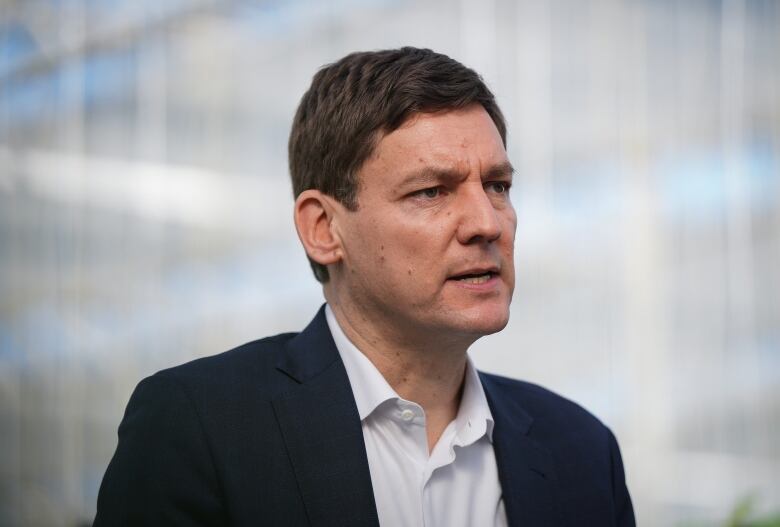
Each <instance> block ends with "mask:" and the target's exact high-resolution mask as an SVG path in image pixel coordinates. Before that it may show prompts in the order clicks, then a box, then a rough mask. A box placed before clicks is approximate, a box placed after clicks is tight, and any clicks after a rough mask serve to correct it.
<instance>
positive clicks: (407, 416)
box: [401, 408, 414, 423]
mask: <svg viewBox="0 0 780 527" xmlns="http://www.w3.org/2000/svg"><path fill="white" fill-rule="evenodd" d="M401 419H403V420H404V421H406V422H407V423H408V422H409V421H411V420H412V419H414V412H413V411H411V410H410V409H408V408H405V409H404V410H403V411H402V412H401Z"/></svg>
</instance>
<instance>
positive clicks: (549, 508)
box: [480, 374, 563, 527]
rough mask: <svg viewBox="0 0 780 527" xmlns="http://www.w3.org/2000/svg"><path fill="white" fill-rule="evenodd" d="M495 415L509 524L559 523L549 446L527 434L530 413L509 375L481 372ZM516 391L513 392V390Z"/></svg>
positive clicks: (496, 448)
mask: <svg viewBox="0 0 780 527" xmlns="http://www.w3.org/2000/svg"><path fill="white" fill-rule="evenodd" d="M480 378H481V380H482V386H483V387H484V388H485V394H486V395H487V398H488V404H489V405H490V410H491V412H493V418H494V419H495V428H494V429H493V449H494V452H495V456H496V464H497V465H498V476H499V479H500V480H501V490H502V494H503V497H504V507H505V509H506V515H507V523H508V524H509V525H511V526H520V525H522V526H528V527H542V526H550V527H552V526H557V525H562V524H563V522H562V518H561V517H560V510H559V509H558V503H557V500H556V496H555V485H556V480H557V477H556V474H555V470H554V462H553V458H552V454H551V452H550V450H549V449H548V448H547V447H545V446H544V445H542V444H541V443H539V442H537V441H535V440H534V439H532V438H531V437H530V435H529V433H530V431H531V428H532V426H533V417H532V416H531V415H530V414H528V413H527V412H526V411H525V409H524V408H523V407H522V406H521V404H520V401H519V400H518V397H517V394H516V392H515V390H512V388H511V383H512V381H510V380H509V379H504V378H501V377H495V376H492V375H485V374H480ZM512 392H515V393H512Z"/></svg>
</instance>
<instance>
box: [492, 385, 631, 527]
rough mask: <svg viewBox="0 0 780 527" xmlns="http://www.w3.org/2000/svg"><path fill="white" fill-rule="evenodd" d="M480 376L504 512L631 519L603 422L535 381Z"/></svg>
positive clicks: (553, 520)
mask: <svg viewBox="0 0 780 527" xmlns="http://www.w3.org/2000/svg"><path fill="white" fill-rule="evenodd" d="M480 377H481V379H482V383H483V386H484V388H485V393H486V395H487V397H488V401H489V403H490V406H491V410H492V411H493V417H494V420H495V429H494V434H493V438H494V448H495V451H496V458H497V459H498V460H499V474H500V476H501V478H502V487H504V490H505V500H506V507H507V514H508V515H510V516H511V515H513V514H515V515H518V516H524V515H526V514H529V512H528V511H531V512H530V514H532V515H534V516H535V519H534V520H532V521H531V524H533V525H621V526H631V525H634V514H633V507H632V504H631V499H630V497H629V494H628V490H627V488H626V484H625V478H624V472H623V463H622V459H621V456H620V450H619V448H618V445H617V441H616V440H615V437H614V435H613V434H612V432H611V431H610V430H609V428H607V427H606V426H605V425H604V424H603V423H602V422H601V421H600V420H599V419H598V418H596V417H595V416H593V415H592V414H591V413H590V412H588V411H587V410H585V409H584V408H582V407H581V406H580V405H578V404H576V403H574V402H572V401H570V400H568V399H566V398H564V397H562V396H560V395H558V394H556V393H554V392H552V391H550V390H547V389H546V388H543V387H541V386H538V385H535V384H531V383H528V382H524V381H518V380H513V379H508V378H506V377H501V376H497V375H492V374H486V373H480ZM518 496H519V497H518ZM542 518H544V519H542Z"/></svg>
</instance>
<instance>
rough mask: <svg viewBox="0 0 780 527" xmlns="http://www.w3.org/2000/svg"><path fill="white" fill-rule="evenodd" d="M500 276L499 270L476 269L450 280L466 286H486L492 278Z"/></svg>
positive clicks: (452, 277)
mask: <svg viewBox="0 0 780 527" xmlns="http://www.w3.org/2000/svg"><path fill="white" fill-rule="evenodd" d="M496 276H498V269H476V270H469V271H466V272H464V273H459V274H456V275H454V276H451V277H450V278H448V280H455V281H457V282H461V283H464V284H470V285H480V284H486V283H487V282H489V281H490V279H491V278H493V277H496Z"/></svg>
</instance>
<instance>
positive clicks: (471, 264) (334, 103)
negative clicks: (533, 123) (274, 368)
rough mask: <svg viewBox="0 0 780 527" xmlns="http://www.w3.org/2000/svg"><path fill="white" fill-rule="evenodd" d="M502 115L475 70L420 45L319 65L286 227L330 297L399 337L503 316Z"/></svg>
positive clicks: (509, 264) (476, 327) (506, 207)
mask: <svg viewBox="0 0 780 527" xmlns="http://www.w3.org/2000/svg"><path fill="white" fill-rule="evenodd" d="M505 143H506V127H505V124H504V121H503V117H502V115H501V112H500V110H499V109H498V106H497V105H496V102H495V100H494V98H493V95H492V94H491V93H490V91H489V90H488V89H487V87H486V86H485V85H484V83H483V82H482V80H481V79H480V78H479V76H478V75H477V74H476V73H475V72H474V71H472V70H470V69H468V68H466V67H465V66H463V65H462V64H460V63H458V62H457V61H454V60H452V59H450V58H449V57H446V56H444V55H440V54H437V53H434V52H432V51H430V50H419V49H414V48H403V49H400V50H390V51H380V52H374V53H355V54H352V55H348V56H347V57H345V58H344V59H342V60H341V61H339V62H336V63H335V64H333V65H330V66H328V67H326V68H325V69H323V70H321V71H320V72H319V73H318V74H317V75H316V76H315V78H314V81H313V83H312V87H311V88H310V90H309V91H308V92H307V93H306V94H305V95H304V97H303V100H302V101H301V104H300V107H299V109H298V112H297V114H296V117H295V121H294V124H293V130H292V133H291V137H290V151H289V153H290V171H291V175H292V179H293V187H294V192H295V195H296V208H295V221H296V228H297V229H298V234H299V236H300V238H301V241H302V242H303V245H304V247H305V249H306V252H307V255H308V257H309V259H310V261H311V262H312V267H313V269H314V272H315V275H316V276H317V278H318V279H319V280H320V281H321V282H323V283H324V284H325V294H326V297H327V298H328V301H329V302H330V303H331V304H340V305H342V306H346V305H348V306H349V307H350V309H352V310H353V311H354V312H356V313H360V316H362V317H364V318H365V319H366V320H367V321H368V320H370V319H373V321H374V322H375V323H376V322H381V324H382V325H383V326H385V327H394V328H395V331H396V333H398V332H399V331H401V332H403V334H405V335H409V337H410V338H415V336H414V335H415V333H416V334H417V335H418V336H422V335H433V334H447V335H456V334H460V335H466V336H473V337H478V336H480V335H484V334H488V333H493V332H495V331H499V330H500V329H501V328H503V327H504V325H506V322H507V320H508V313H509V309H508V308H509V302H510V300H511V295H512V290H513V287H514V265H513V249H514V234H515V226H516V217H515V213H514V209H513V207H512V204H511V202H510V200H509V194H508V190H509V186H510V185H511V179H512V167H511V165H510V163H509V160H508V159H507V156H506V150H505Z"/></svg>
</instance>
